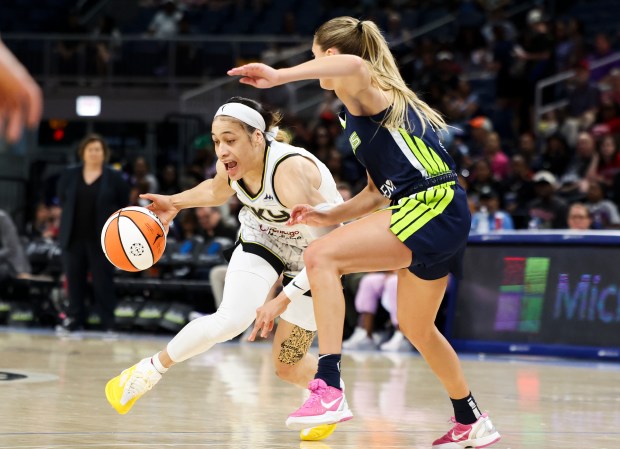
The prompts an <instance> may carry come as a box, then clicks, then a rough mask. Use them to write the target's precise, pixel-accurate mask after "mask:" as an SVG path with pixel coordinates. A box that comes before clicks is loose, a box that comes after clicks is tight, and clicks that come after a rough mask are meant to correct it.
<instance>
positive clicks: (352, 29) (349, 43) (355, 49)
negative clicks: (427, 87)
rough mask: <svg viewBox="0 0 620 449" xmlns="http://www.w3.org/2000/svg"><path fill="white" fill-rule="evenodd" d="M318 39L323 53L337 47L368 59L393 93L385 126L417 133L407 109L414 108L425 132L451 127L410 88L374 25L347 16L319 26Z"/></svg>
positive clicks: (380, 81) (382, 86) (379, 81)
mask: <svg viewBox="0 0 620 449" xmlns="http://www.w3.org/2000/svg"><path fill="white" fill-rule="evenodd" d="M315 40H316V43H317V44H318V45H319V46H320V47H321V48H322V49H323V50H326V49H328V48H331V47H335V48H337V49H338V50H339V51H340V52H342V53H345V54H352V55H356V56H359V57H361V58H362V59H364V60H365V61H366V63H367V64H368V67H369V69H370V72H371V74H372V80H373V82H374V83H375V85H376V87H378V88H379V89H381V90H383V91H386V92H390V93H392V95H393V98H392V107H391V109H390V111H389V112H388V114H387V115H386V116H385V118H384V119H383V122H382V125H383V126H385V127H386V128H388V129H398V128H401V127H403V126H404V127H405V128H406V129H407V131H413V126H412V124H411V123H410V121H409V118H408V116H407V108H408V107H409V106H410V107H411V108H412V109H413V110H414V111H415V112H416V114H417V115H418V117H419V118H420V122H421V123H422V133H424V131H425V130H426V125H427V122H428V123H429V124H430V125H431V126H432V127H433V129H435V130H441V129H446V128H447V124H446V122H445V120H444V119H443V118H442V117H441V115H440V114H439V113H438V112H437V111H435V110H434V109H433V108H431V107H430V106H429V105H428V104H426V103H425V102H424V101H422V100H421V99H420V98H419V97H418V96H417V95H416V94H415V92H413V91H412V90H411V89H409V87H407V84H406V83H405V81H404V80H403V78H402V76H401V74H400V71H399V70H398V66H397V65H396V61H395V60H394V56H393V55H392V52H391V51H390V49H389V47H388V44H387V42H386V41H385V38H384V37H383V35H382V34H381V31H380V30H379V28H378V27H377V25H375V23H374V22H372V21H370V20H364V21H359V20H357V19H354V18H353V17H347V16H344V17H336V18H334V19H331V20H329V21H328V22H325V23H324V24H323V25H321V26H320V27H319V29H318V30H317V32H316V33H315Z"/></svg>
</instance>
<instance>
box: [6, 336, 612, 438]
mask: <svg viewBox="0 0 620 449" xmlns="http://www.w3.org/2000/svg"><path fill="white" fill-rule="evenodd" d="M168 339H169V337H165V338H164V337H148V336H129V335H122V334H121V335H118V336H117V337H108V336H104V335H102V334H96V333H84V334H77V335H71V336H68V337H67V336H65V337H60V336H57V335H55V334H54V333H53V332H43V331H41V332H24V331H19V332H18V331H14V330H10V329H6V328H0V397H1V398H2V400H1V401H0V416H1V420H0V449H8V448H11V449H15V448H24V449H26V448H27V449H39V448H41V449H43V448H71V449H83V448H132V449H134V448H135V449H141V448H148V449H153V448H163V447H176V448H183V449H184V448H235V449H239V448H248V449H250V448H252V449H259V448H273V449H276V448H298V447H301V448H315V449H329V448H331V449H344V448H347V449H350V448H365V449H378V448H380V449H388V448H390V449H391V448H430V446H431V443H432V441H433V440H434V439H435V438H438V437H439V436H441V435H442V434H443V433H445V432H446V431H447V430H448V429H449V427H450V424H449V422H448V420H449V418H450V415H451V413H452V410H451V406H450V402H449V401H448V399H447V397H446V396H445V394H444V392H443V390H442V388H441V386H440V384H439V383H438V381H437V380H436V379H435V377H434V376H433V375H432V373H431V372H430V371H429V369H428V368H427V366H426V364H425V363H424V361H423V360H422V359H421V358H420V357H419V356H417V355H416V354H413V353H412V354H393V355H389V356H387V355H384V354H382V353H380V352H354V353H350V354H345V355H344V357H343V363H342V366H343V370H344V376H343V377H344V379H345V381H346V384H347V398H348V401H349V405H350V407H351V409H352V410H353V413H354V414H355V417H354V419H353V420H352V421H349V422H348V423H343V424H340V425H339V426H338V428H337V430H336V432H334V434H333V435H331V436H330V437H329V438H328V439H326V440H324V441H322V442H300V441H299V433H298V432H294V431H290V430H288V429H286V427H285V426H284V420H285V419H286V416H287V414H288V413H290V412H292V411H293V410H294V409H295V408H297V407H298V406H299V405H300V404H301V401H302V399H303V391H302V390H301V389H298V388H296V387H294V386H291V385H288V384H284V383H283V382H281V381H280V380H278V379H277V378H276V376H275V374H274V373H273V369H272V366H271V353H270V345H268V344H267V343H242V344H240V343H229V344H223V345H219V346H216V347H215V348H213V349H212V350H211V351H209V352H207V353H205V354H203V355H201V356H198V357H197V358H195V359H191V360H189V361H187V362H185V363H183V364H180V365H178V366H176V367H174V368H172V369H171V370H170V371H169V372H168V373H167V374H166V375H165V377H164V379H163V380H162V381H161V382H160V383H159V384H158V385H157V386H156V387H155V389H154V390H153V391H151V392H149V393H147V394H146V395H145V396H144V397H143V398H141V399H140V400H139V401H138V402H137V403H136V405H135V406H134V408H133V409H132V410H131V411H130V412H129V413H128V414H127V415H124V416H121V415H118V414H117V413H116V412H115V411H114V410H113V409H112V408H111V406H110V405H109V404H108V403H107V401H106V399H105V395H104V385H105V383H106V381H107V380H108V379H109V378H111V377H114V376H116V375H117V374H118V373H119V372H120V371H121V370H122V369H124V368H127V367H129V366H130V365H132V364H134V363H135V362H137V361H139V360H140V359H141V358H143V357H145V356H148V355H151V354H153V353H154V352H156V351H157V350H159V349H160V348H161V347H162V346H163V345H164V344H165V343H166V342H167V341H168ZM313 350H316V349H315V348H313ZM463 365H464V368H465V371H466V374H467V376H468V378H469V380H470V383H471V386H472V390H473V392H474V394H475V396H476V398H477V401H478V403H479V404H480V406H481V407H482V408H484V409H487V410H489V411H490V413H491V416H492V417H493V421H494V423H495V424H496V426H497V428H498V430H499V431H500V433H502V435H503V439H502V440H501V441H500V442H499V443H497V444H496V445H495V446H493V447H494V448H504V449H506V448H511V449H525V448H532V449H559V448H562V449H573V448H574V449H583V448H589V449H603V448H606V449H611V448H616V447H618V446H619V445H620V430H618V429H620V426H619V424H620V382H619V379H620V364H612V363H605V364H598V363H596V362H570V361H561V360H550V359H533V358H531V359H525V358H520V359H516V358H504V357H476V356H464V358H463Z"/></svg>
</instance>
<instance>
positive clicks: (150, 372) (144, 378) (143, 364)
mask: <svg viewBox="0 0 620 449" xmlns="http://www.w3.org/2000/svg"><path fill="white" fill-rule="evenodd" d="M159 379H161V374H160V372H159V371H157V370H156V369H155V367H154V366H153V364H152V363H151V358H150V357H149V358H146V359H142V360H140V362H138V363H137V364H135V365H134V366H132V367H131V368H127V369H126V370H125V371H123V372H122V373H121V374H120V376H116V377H115V378H114V379H111V380H110V381H108V383H107V384H106V386H105V396H106V398H107V399H108V402H109V403H110V405H112V407H114V409H115V410H116V411H117V412H119V413H120V414H121V415H124V414H125V413H127V412H128V411H129V410H130V409H131V407H133V404H134V403H135V402H136V401H137V400H138V399H139V398H140V396H142V395H143V394H144V393H146V392H147V391H149V390H150V389H151V388H153V387H154V386H155V384H156V383H157V382H159Z"/></svg>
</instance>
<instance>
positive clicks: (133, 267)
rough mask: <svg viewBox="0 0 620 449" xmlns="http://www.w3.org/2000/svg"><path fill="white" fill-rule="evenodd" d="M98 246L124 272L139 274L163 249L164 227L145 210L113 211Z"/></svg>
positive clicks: (131, 207) (136, 208) (151, 263)
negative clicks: (136, 272)
mask: <svg viewBox="0 0 620 449" xmlns="http://www.w3.org/2000/svg"><path fill="white" fill-rule="evenodd" d="M101 247H102V248H103V252H104V254H105V256H106V257H107V258H108V260H109V261H110V262H111V263H112V264H113V265H114V266H115V267H117V268H120V269H121V270H125V271H142V270H146V269H147V268H150V267H151V266H152V265H153V264H155V263H156V262H157V261H158V260H159V258H160V257H161V255H162V254H163V253H164V249H166V232H165V230H164V226H163V225H162V224H161V221H159V218H157V215H155V214H154V213H153V212H151V211H150V210H148V209H147V208H145V207H138V206H130V207H124V208H122V209H121V210H118V211H116V212H114V213H113V214H112V215H110V218H108V220H107V221H106V223H105V225H103V229H102V230H101Z"/></svg>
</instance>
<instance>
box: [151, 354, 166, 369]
mask: <svg viewBox="0 0 620 449" xmlns="http://www.w3.org/2000/svg"><path fill="white" fill-rule="evenodd" d="M151 363H152V364H153V366H154V367H155V369H156V370H157V371H159V373H160V374H164V373H165V372H166V371H168V368H166V367H164V365H162V364H161V362H160V361H159V352H158V353H157V354H155V355H154V356H153V357H151Z"/></svg>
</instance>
